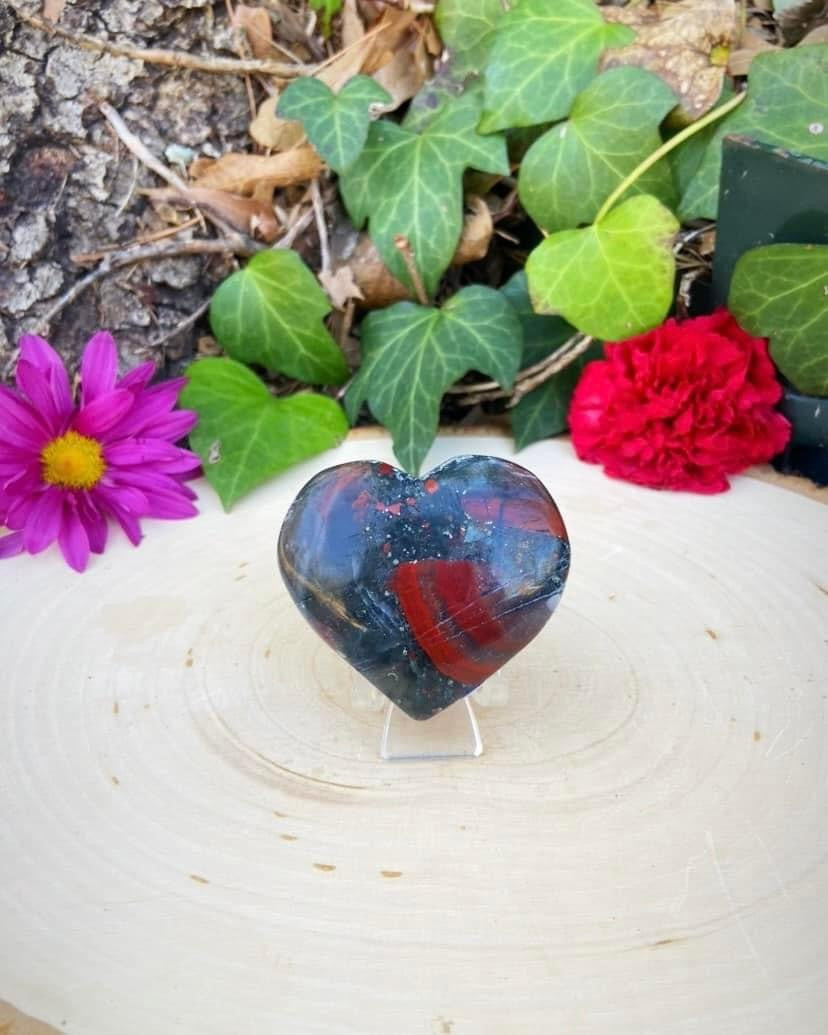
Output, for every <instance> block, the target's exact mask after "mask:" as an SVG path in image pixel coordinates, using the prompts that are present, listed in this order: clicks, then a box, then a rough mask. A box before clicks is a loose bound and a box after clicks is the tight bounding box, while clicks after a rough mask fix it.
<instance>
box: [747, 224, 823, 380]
mask: <svg viewBox="0 0 828 1035" xmlns="http://www.w3.org/2000/svg"><path fill="white" fill-rule="evenodd" d="M728 307H729V309H730V311H731V312H732V313H733V315H734V316H735V317H736V319H737V320H738V321H739V323H740V324H741V325H742V326H743V327H744V328H745V329H746V330H748V331H750V333H751V334H756V335H761V336H762V337H764V338H769V339H770V353H771V356H772V357H773V361H774V363H776V365H777V367H779V369H780V370H781V371H782V373H783V374H784V375H785V377H786V378H787V379H788V380H789V381H790V382H791V384H792V385H793V386H794V388H796V389H797V390H798V391H800V392H804V393H805V394H806V395H820V396H826V395H828V245H817V244H771V245H767V246H766V247H763V248H753V249H751V251H749V252H745V254H744V255H743V256H742V257H741V258H740V259H739V261H738V262H737V263H736V268H735V270H734V271H733V279H732V281H731V285H730V297H729V299H728Z"/></svg>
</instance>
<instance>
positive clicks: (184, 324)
mask: <svg viewBox="0 0 828 1035" xmlns="http://www.w3.org/2000/svg"><path fill="white" fill-rule="evenodd" d="M212 301H213V298H212V295H211V296H210V298H208V299H207V301H206V302H203V303H202V304H201V305H200V306H199V307H198V309H196V311H195V312H194V313H190V315H189V316H188V317H187V318H186V320H182V321H181V323H179V324H176V325H175V327H173V329H172V330H171V331H167V332H166V333H165V334H162V335H161V337H160V338H156V339H155V341H151V342H150V348H151V349H160V348H161V346H162V345H166V343H167V342H168V341H169V340H170V338H174V337H175V336H176V335H177V334H180V333H181V332H182V331H186V330H187V328H188V327H192V325H193V324H194V323H195V322H196V320H198V319H199V318H200V317H202V316H204V314H205V313H206V312H207V310H208V309H209V308H210V303H211V302H212Z"/></svg>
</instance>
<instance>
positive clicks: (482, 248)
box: [319, 196, 494, 309]
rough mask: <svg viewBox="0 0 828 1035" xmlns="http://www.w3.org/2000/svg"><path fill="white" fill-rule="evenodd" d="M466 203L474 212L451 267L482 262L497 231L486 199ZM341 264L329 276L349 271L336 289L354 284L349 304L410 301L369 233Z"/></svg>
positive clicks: (466, 221)
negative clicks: (352, 299) (354, 300)
mask: <svg viewBox="0 0 828 1035" xmlns="http://www.w3.org/2000/svg"><path fill="white" fill-rule="evenodd" d="M466 204H467V205H468V207H469V208H470V209H471V211H470V212H468V213H466V215H465V217H464V221H463V233H462V235H461V237H460V242H459V244H458V245H457V250H456V251H455V253H454V257H453V258H452V260H451V264H452V266H464V265H465V264H466V263H468V262H476V261H477V260H478V259H482V258H483V257H484V255H485V254H486V252H487V251H488V250H489V245H490V244H491V240H492V234H493V232H494V225H493V223H492V216H491V212H490V211H489V206H488V205H487V204H486V202H485V201H484V200H483V198H478V197H474V196H472V197H469V198H468V199H467V201H466ZM338 262H339V263H340V265H338V266H337V269H336V271H335V273H334V274H332V275H329V276H330V277H337V276H338V274H339V273H340V271H341V270H348V271H349V273H348V274H347V275H345V274H343V277H342V279H341V281H339V282H338V283H337V285H336V286H335V290H338V289H340V288H341V286H343V285H353V288H354V293H352V294H350V295H348V296H345V295H343V296H342V297H343V299H344V301H346V302H347V301H348V298H354V299H356V300H358V301H359V303H360V308H362V309H382V308H384V307H385V306H388V305H391V304H392V303H393V302H401V301H402V300H403V299H406V298H411V291H409V289H408V288H407V287H406V286H405V285H404V284H402V283H400V281H399V280H397V278H396V277H395V276H394V275H393V274H392V273H391V271H390V270H389V269H388V267H387V266H386V265H385V263H384V262H383V261H382V259H381V258H380V254H379V252H378V251H377V249H376V246H375V245H374V243H373V241H372V240H371V238H370V237H369V236H368V234H360V235H359V237H358V239H357V244H356V247H355V248H354V249H353V250H352V251H351V252H350V253H348V254H347V256H345V255H343V256H340V257H339V259H338ZM319 279H320V280H322V283H323V285H324V286H325V289H326V290H327V291H328V294H329V295H330V297H331V301H332V302H333V304H334V305H335V306H336V307H337V308H341V306H339V305H338V304H337V301H336V300H335V299H334V295H333V294H332V293H331V291H330V290H328V282H327V280H323V278H322V276H321V275H320V278H319Z"/></svg>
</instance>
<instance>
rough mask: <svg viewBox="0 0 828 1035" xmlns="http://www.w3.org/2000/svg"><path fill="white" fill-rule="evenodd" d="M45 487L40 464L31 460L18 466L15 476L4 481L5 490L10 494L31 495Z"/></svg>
mask: <svg viewBox="0 0 828 1035" xmlns="http://www.w3.org/2000/svg"><path fill="white" fill-rule="evenodd" d="M42 487H43V478H42V476H41V471H40V464H39V463H37V462H34V463H32V462H30V463H28V464H25V465H23V466H21V467H18V468H17V470H16V472H15V474H14V476H13V477H12V478H9V480H8V481H6V482H4V483H3V491H4V492H5V493H8V495H10V496H11V495H15V496H19V495H21V493H22V494H25V495H30V494H31V493H33V492H37V491H38V490H39V489H41V488H42Z"/></svg>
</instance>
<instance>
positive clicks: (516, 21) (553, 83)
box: [480, 0, 634, 133]
mask: <svg viewBox="0 0 828 1035" xmlns="http://www.w3.org/2000/svg"><path fill="white" fill-rule="evenodd" d="M633 38H634V34H633V32H632V30H631V29H628V28H627V27H626V26H625V25H609V24H607V22H605V21H604V19H603V18H602V17H601V13H600V11H599V10H598V8H597V7H596V6H595V4H594V3H593V2H592V0H554V3H550V2H549V0H518V2H517V3H516V4H515V6H514V7H513V8H512V9H511V10H510V11H509V12H508V13H507V14H506V15H504V17H503V19H502V21H501V22H500V24H499V25H498V30H497V35H496V36H495V41H494V45H493V47H492V51H491V55H490V57H489V62H488V64H487V65H486V71H485V77H486V100H485V106H484V107H485V112H484V115H483V119H482V121H481V124H480V128H481V129H482V130H483V132H486V133H490V132H492V131H493V130H497V129H508V128H509V127H512V126H533V125H535V124H537V123H539V122H553V121H555V120H556V119H562V118H564V117H565V116H566V115H567V113H568V112H569V108H570V105H571V104H572V101H573V100H574V99H575V96H576V95H577V94H578V93H579V92H580V91H581V90H582V89H583V88H584V87H585V86H586V85H587V83H588V82H589V81H590V79H591V78H592V77H593V76H594V75H595V72H596V70H597V68H598V59H599V58H600V56H601V52H602V51H603V50H604V49H605V48H606V47H617V46H622V45H623V44H625V43H629V42H631V41H632V39H633Z"/></svg>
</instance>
